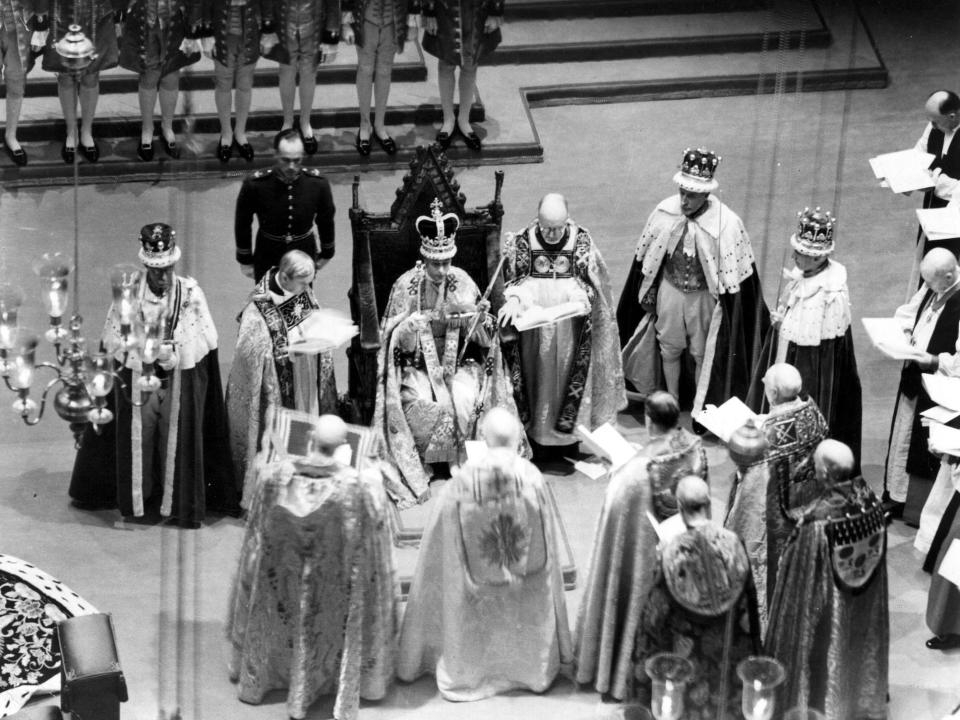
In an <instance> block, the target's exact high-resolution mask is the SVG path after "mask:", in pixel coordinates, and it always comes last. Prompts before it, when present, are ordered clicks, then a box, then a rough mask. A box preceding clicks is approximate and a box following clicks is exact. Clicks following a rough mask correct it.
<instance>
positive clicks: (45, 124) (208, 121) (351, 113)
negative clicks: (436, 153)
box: [17, 103, 485, 142]
mask: <svg viewBox="0 0 960 720" xmlns="http://www.w3.org/2000/svg"><path fill="white" fill-rule="evenodd" d="M310 117H311V118H312V123H311V125H312V126H313V127H314V128H352V127H356V126H357V117H358V113H357V108H356V106H355V105H353V106H346V107H336V108H321V109H319V110H314V111H313V113H311V115H310ZM442 117H443V115H442V112H441V110H440V105H439V104H437V103H425V104H423V105H391V106H390V108H389V109H388V110H387V125H429V124H439V123H440V121H441V119H442ZM484 117H485V113H484V109H483V105H482V104H480V103H474V104H473V107H471V108H470V121H471V122H475V123H476V122H483V120H484ZM191 123H192V128H193V132H194V133H196V134H199V135H207V134H215V133H216V134H219V132H220V121H219V120H218V119H217V115H216V113H215V112H198V113H195V114H194V115H192V116H191ZM280 125H281V117H280V112H279V110H277V109H270V110H254V111H252V112H251V113H250V117H249V119H248V121H247V130H248V131H249V132H250V133H263V134H267V135H270V136H271V137H272V136H273V135H274V134H276V133H277V132H279V130H280ZM65 127H66V126H65V125H64V122H63V119H62V118H53V119H49V120H32V121H27V122H24V123H21V124H20V128H19V131H18V132H17V137H18V139H19V140H21V141H23V142H38V141H44V140H50V139H51V138H62V137H63V136H64V133H65ZM93 127H94V130H93V134H94V137H96V138H126V137H130V138H133V137H136V138H139V136H140V117H139V116H138V115H114V116H110V115H106V114H105V113H104V112H103V111H100V112H99V113H98V116H97V119H96V120H95V121H94V124H93ZM185 128H186V121H185V120H184V119H183V118H177V119H176V120H175V121H174V131H175V132H177V133H182V132H184V130H185ZM156 132H159V129H158V130H157V131H156Z"/></svg>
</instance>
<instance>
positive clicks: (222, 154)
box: [217, 143, 233, 163]
mask: <svg viewBox="0 0 960 720" xmlns="http://www.w3.org/2000/svg"><path fill="white" fill-rule="evenodd" d="M232 155H233V145H222V144H220V143H217V159H218V160H219V161H220V162H222V163H227V162H230V158H231V156H232Z"/></svg>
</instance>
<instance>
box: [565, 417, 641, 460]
mask: <svg viewBox="0 0 960 720" xmlns="http://www.w3.org/2000/svg"><path fill="white" fill-rule="evenodd" d="M577 435H578V436H579V437H580V438H581V439H582V440H583V442H584V444H585V445H586V446H587V447H588V448H590V452H592V453H593V454H595V455H599V456H600V457H603V458H606V459H607V460H609V461H610V464H611V466H612V468H613V469H615V468H618V467H620V466H621V465H623V464H624V463H625V462H627V461H628V460H630V459H631V458H632V457H633V456H634V455H636V454H637V449H636V448H635V447H634V446H633V445H632V444H631V443H630V441H628V440H627V439H626V438H625V437H624V436H623V435H621V434H620V433H619V432H618V431H617V429H616V428H615V427H614V426H613V425H611V424H610V423H604V424H603V425H601V426H600V427H598V428H595V429H594V430H592V431H591V430H588V429H587V428H586V427H585V426H583V425H577Z"/></svg>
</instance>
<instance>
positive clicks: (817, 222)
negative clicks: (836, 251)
mask: <svg viewBox="0 0 960 720" xmlns="http://www.w3.org/2000/svg"><path fill="white" fill-rule="evenodd" d="M836 222H837V221H836V219H835V218H834V217H833V215H831V214H830V211H829V210H827V211H824V210H821V209H820V207H819V206H818V207H816V208H814V209H813V210H811V209H810V208H808V207H806V208H804V209H803V210H801V211H800V212H798V213H797V233H796V235H794V236H793V238H791V243H792V244H793V247H794V248H795V249H796V250H797V252H799V253H801V254H803V255H810V256H813V257H817V256H821V255H829V254H830V253H831V252H833V228H834V225H836Z"/></svg>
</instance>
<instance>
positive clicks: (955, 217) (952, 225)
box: [917, 205, 960, 242]
mask: <svg viewBox="0 0 960 720" xmlns="http://www.w3.org/2000/svg"><path fill="white" fill-rule="evenodd" d="M917 220H919V221H920V227H922V228H923V234H924V235H926V236H927V239H928V240H930V241H931V242H936V241H938V240H949V239H951V238H955V237H960V208H958V207H957V206H956V205H947V206H946V207H942V208H917Z"/></svg>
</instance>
